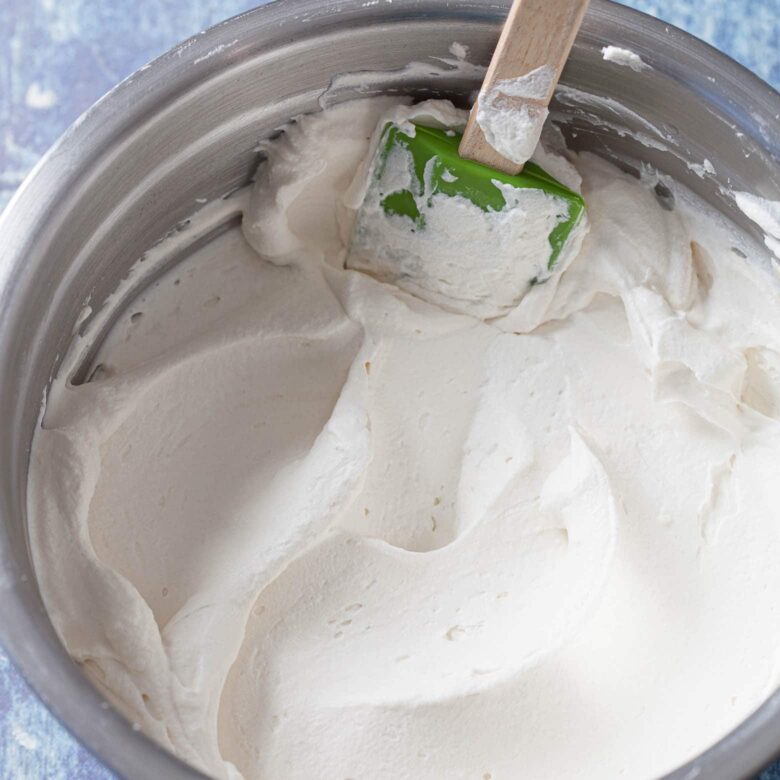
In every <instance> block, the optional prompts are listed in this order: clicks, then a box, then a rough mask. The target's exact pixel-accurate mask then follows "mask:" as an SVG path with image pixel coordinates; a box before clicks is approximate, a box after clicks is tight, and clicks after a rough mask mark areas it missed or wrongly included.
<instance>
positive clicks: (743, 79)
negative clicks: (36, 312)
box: [0, 0, 780, 780]
mask: <svg viewBox="0 0 780 780" xmlns="http://www.w3.org/2000/svg"><path fill="white" fill-rule="evenodd" d="M389 2H390V0H388V3H389ZM370 5H371V4H365V3H362V2H361V0H274V1H273V2H270V3H267V4H265V5H261V6H259V7H257V8H254V9H252V10H250V11H246V12H244V13H242V14H239V15H237V16H234V17H232V18H230V19H227V20H226V21H224V22H221V23H219V24H216V25H214V26H213V27H210V28H209V29H208V30H205V31H203V32H202V33H199V34H197V35H194V36H192V37H190V38H188V39H186V40H184V41H182V42H181V43H180V44H178V45H176V46H174V47H173V48H172V49H170V50H169V51H168V52H166V53H165V54H163V55H161V56H160V57H158V58H156V59H154V60H152V61H151V62H150V63H149V64H148V65H145V66H143V67H142V68H140V69H139V70H137V71H136V72H135V73H133V74H132V75H131V76H129V77H128V78H126V79H124V80H123V81H122V82H120V83H119V84H118V85H116V86H115V87H114V88H113V89H111V90H110V91H109V92H107V93H106V94H105V95H104V96H103V97H102V98H100V99H99V100H98V101H97V102H96V103H95V104H94V105H93V106H91V107H90V108H89V109H87V111H86V112H85V113H84V114H82V116H81V117H79V118H78V119H77V120H76V121H75V122H74V123H73V125H71V126H70V128H68V130H66V131H65V133H64V134H63V135H62V136H61V137H60V138H59V140H58V141H56V142H55V143H54V145H53V146H52V147H51V148H50V149H49V151H48V152H46V153H45V154H44V155H43V156H42V157H41V159H40V160H39V161H38V163H37V164H36V165H35V167H34V168H33V169H32V171H31V172H30V173H29V174H28V176H27V177H26V178H25V180H24V182H23V183H22V184H21V185H20V187H19V188H18V189H17V191H16V193H15V194H14V195H13V197H12V198H11V200H10V201H9V203H8V204H7V206H6V208H5V209H4V211H3V212H2V214H0V245H2V246H4V247H5V249H4V250H3V260H2V262H0V361H2V362H5V359H6V357H7V356H8V355H10V354H12V352H11V346H12V333H9V330H10V329H9V328H6V327H4V325H5V324H6V322H7V321H8V319H9V312H10V311H12V310H13V308H14V305H15V303H14V301H13V292H14V289H15V288H16V287H17V285H18V282H19V279H20V278H21V274H22V273H23V267H24V258H25V256H26V255H27V254H28V252H29V248H30V247H31V246H32V245H34V242H35V240H36V239H35V230H34V226H35V225H39V224H43V223H44V221H45V220H46V219H47V216H48V215H49V214H50V213H51V212H52V210H53V209H54V208H55V206H56V203H57V201H58V200H59V199H61V198H62V197H63V196H64V195H65V194H66V193H67V192H68V190H69V188H70V187H71V186H72V183H73V182H74V181H75V180H76V178H77V177H78V176H80V175H81V174H82V172H83V171H84V170H88V168H89V165H90V162H91V161H93V160H94V159H96V158H97V157H98V156H99V155H100V154H101V153H102V151H103V150H105V149H106V148H107V147H108V146H109V145H110V144H111V143H112V141H113V140H114V139H116V137H117V136H118V134H119V133H121V132H122V129H123V128H125V127H127V126H128V125H129V124H131V123H132V122H133V121H136V120H138V119H139V118H140V117H142V116H143V115H144V114H145V112H148V111H151V110H153V109H154V107H155V106H159V104H160V102H161V101H163V100H166V99H167V98H168V97H169V95H170V94H171V91H172V90H179V91H181V90H187V89H189V88H190V87H191V86H192V85H193V84H194V83H196V82H198V81H202V80H203V79H204V78H208V77H210V76H213V75H215V74H216V73H218V72H220V71H221V70H224V69H227V68H230V67H231V66H232V65H233V64H235V62H236V60H235V53H236V49H232V50H231V48H230V47H229V46H227V45H226V44H230V45H231V46H232V43H233V42H234V41H235V39H236V38H238V39H244V40H247V39H249V38H250V37H251V40H252V46H253V51H255V50H257V47H261V48H263V49H266V50H270V49H272V48H275V47H277V46H280V45H282V44H283V43H285V42H286V41H287V40H289V36H290V33H291V30H290V27H289V25H290V23H291V22H292V23H295V24H297V25H298V26H299V27H300V30H299V31H298V32H300V33H302V34H301V36H300V37H301V38H303V37H306V36H307V35H317V34H321V33H322V32H323V30H322V27H321V26H318V22H319V23H321V22H322V21H323V20H326V19H327V20H328V21H329V22H331V23H334V22H335V23H337V24H338V23H342V22H343V19H344V17H345V16H347V15H348V16H349V17H350V23H351V24H354V23H356V22H357V23H360V24H362V25H364V26H371V25H375V24H377V23H378V22H380V21H381V22H393V21H400V20H401V19H404V18H408V17H409V14H410V13H412V14H414V15H417V16H421V15H425V16H428V17H430V18H436V17H439V18H446V17H449V18H453V19H457V18H461V19H462V18H463V16H464V14H465V13H466V12H468V13H469V14H470V15H471V16H472V18H475V19H479V20H481V21H482V22H483V23H493V24H498V17H499V15H500V13H501V12H502V10H503V9H504V8H506V7H508V5H509V2H508V0H462V2H456V3H453V4H452V5H450V4H448V3H446V2H442V0H393V2H392V5H389V4H385V5H383V6H381V7H380V8H379V9H377V7H376V6H373V7H363V6H370ZM588 19H591V20H600V21H602V22H605V23H608V24H611V25H612V26H616V27H619V28H620V29H621V30H624V31H626V32H632V31H633V32H635V33H637V34H639V35H640V36H641V37H643V38H646V39H647V40H648V42H652V41H653V40H662V39H665V40H666V41H667V42H671V43H672V44H674V45H676V46H678V47H682V48H683V49H684V50H685V51H686V54H687V55H688V56H690V57H693V58H695V59H697V60H698V61H700V62H702V63H708V64H709V66H710V67H711V68H714V69H716V70H717V71H718V72H719V74H720V75H724V76H726V77H728V79H729V86H730V87H731V88H732V89H735V90H736V91H738V92H743V93H750V94H751V95H753V96H754V97H755V99H756V100H757V101H758V102H759V103H760V104H763V105H764V106H765V107H766V111H767V113H768V115H769V116H770V117H775V116H780V93H778V92H777V91H776V90H775V89H773V88H772V87H771V86H770V85H769V84H767V83H766V82H764V81H763V80H761V79H760V78H759V77H758V76H757V75H755V74H754V73H752V72H751V71H749V70H748V69H747V68H745V67H744V66H742V65H740V64H739V63H737V62H736V61H735V60H733V59H731V58H730V57H728V56H727V55H726V54H724V53H723V52H721V51H719V50H718V49H716V48H715V47H713V46H710V45H709V44H707V43H706V42H704V41H702V40H700V39H698V38H696V37H694V36H693V35H691V34H689V33H686V32H684V31H683V30H680V29H678V28H676V27H674V26H672V25H670V24H667V23H665V22H663V21H661V20H659V19H656V18H654V17H652V16H649V15H647V14H645V13H642V12H641V11H637V10H635V9H632V8H629V7H627V6H623V5H619V4H618V3H616V2H612V0H591V3H590V8H589V10H588V16H587V17H586V23H585V28H587V24H588ZM285 25H287V26H286V27H284V26H285ZM282 28H284V31H282ZM585 28H584V29H585ZM220 47H221V48H220ZM237 48H238V50H239V53H240V49H241V47H237ZM183 53H186V57H185V56H182V55H183ZM206 55H208V56H206ZM213 55H215V56H213ZM185 64H186V65H188V66H192V65H196V64H199V65H200V67H197V68H195V67H189V68H188V69H187V70H188V72H189V75H187V76H186V77H185V76H184V75H183V74H184V71H185V69H184V68H182V65H185ZM139 95H140V96H141V97H140V98H139ZM9 512H10V510H9V507H8V506H7V500H6V497H5V496H0V515H5V514H6V513H9ZM24 581H25V580H24V575H20V574H19V572H18V570H17V567H16V564H15V562H14V560H13V558H12V555H11V551H10V542H9V538H8V532H7V526H6V525H5V524H0V594H2V598H0V643H2V645H3V646H4V648H5V649H6V651H7V653H8V655H9V657H10V659H11V661H12V663H13V664H14V666H15V667H16V669H18V670H19V672H20V673H21V675H22V677H23V678H24V679H25V681H26V682H27V684H28V685H29V686H30V688H31V689H32V690H33V691H34V692H35V694H36V696H37V697H38V698H39V699H40V700H41V701H42V702H43V703H44V704H45V706H46V707H47V708H48V710H49V711H50V712H51V713H52V714H53V715H54V716H55V718H57V720H58V721H59V722H60V723H61V724H62V725H63V726H64V727H65V729H66V730H67V731H68V732H69V733H70V734H71V735H72V736H73V737H75V739H76V740H78V742H79V743H80V744H81V745H83V746H84V747H85V748H87V750H89V751H90V752H91V753H92V754H93V755H94V756H95V757H96V758H97V759H98V760H99V761H101V762H102V763H103V764H105V765H106V766H108V767H110V768H111V769H113V770H114V771H115V772H117V773H119V774H120V775H124V776H136V775H138V776H141V777H145V776H152V777H160V778H163V777H164V778H182V780H185V779H186V780H194V778H204V777H205V775H203V774H202V773H200V772H198V771H197V770H195V769H193V768H192V767H190V766H189V765H187V764H185V763H184V762H182V761H181V760H180V759H178V758H176V757H175V756H173V755H172V754H170V753H169V752H168V751H167V750H165V749H164V748H162V747H160V746H159V745H157V744H156V743H155V742H154V741H153V740H151V739H149V738H147V737H146V736H144V735H143V734H142V733H140V732H139V731H138V730H137V728H135V727H134V726H133V725H132V724H130V723H129V722H128V721H127V720H126V719H125V718H124V717H123V716H122V715H121V714H119V713H118V712H117V711H115V710H114V709H113V708H111V707H109V706H108V705H107V704H106V702H105V699H104V698H103V697H102V696H101V695H100V693H99V692H98V690H97V689H96V688H94V687H93V685H92V684H91V683H90V682H89V681H88V680H87V678H86V677H85V676H84V675H83V674H82V672H81V671H80V670H79V669H78V667H77V665H76V664H75V663H74V662H73V661H72V660H71V659H70V658H69V656H68V654H67V652H66V651H65V649H64V647H63V646H62V645H61V644H60V643H59V642H58V641H55V640H53V638H52V637H51V636H49V635H46V634H45V633H44V630H43V628H42V627H41V626H40V624H39V623H37V622H36V621H35V620H34V619H33V616H32V615H31V614H30V613H29V612H28V610H27V609H26V607H25V603H24V600H23V599H22V597H21V594H20V584H23V583H24ZM778 756H780V691H775V692H774V693H773V694H772V695H770V696H769V698H768V699H767V700H766V701H765V702H764V703H763V704H762V705H761V706H760V707H759V708H758V709H757V710H756V711H755V712H754V713H753V714H752V715H750V716H749V717H748V718H747V719H746V720H744V721H743V722H742V723H740V724H739V725H738V726H737V727H736V728H735V729H734V730H733V731H731V732H730V733H729V734H727V735H726V736H725V737H723V738H722V739H721V740H719V741H718V742H717V743H715V744H714V745H712V746H711V747H710V748H708V749H707V750H706V751H704V752H703V753H702V754H700V755H699V756H697V757H696V758H694V759H692V760H691V761H689V762H688V763H686V764H684V765H683V766H681V767H679V768H678V769H676V770H674V771H673V772H672V773H670V774H668V775H666V778H667V780H693V779H694V778H705V777H706V778H713V780H719V779H720V778H723V780H732V779H733V778H737V777H751V776H753V775H754V774H756V773H757V772H759V771H760V770H761V769H762V768H763V767H765V766H766V765H767V764H768V763H769V762H771V761H772V760H773V759H775V758H777V757H778Z"/></svg>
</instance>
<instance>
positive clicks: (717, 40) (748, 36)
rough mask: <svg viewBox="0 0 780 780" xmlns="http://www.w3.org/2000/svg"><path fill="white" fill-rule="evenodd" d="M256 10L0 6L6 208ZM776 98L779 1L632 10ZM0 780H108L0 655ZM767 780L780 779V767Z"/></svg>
mask: <svg viewBox="0 0 780 780" xmlns="http://www.w3.org/2000/svg"><path fill="white" fill-rule="evenodd" d="M257 4H258V3H257V2H251V0H0V208H2V207H3V206H4V205H5V203H6V202H7V201H8V199H9V198H10V197H11V195H12V194H13V192H14V191H15V189H16V188H17V187H18V186H19V184H20V183H21V181H22V179H23V178H24V176H25V175H26V174H27V172H28V171H29V170H30V168H31V167H32V166H33V165H34V164H35V162H36V161H37V159H38V158H39V157H40V155H41V154H42V153H43V152H44V151H46V149H47V148H48V147H49V146H50V145H51V144H52V143H53V141H54V140H55V139H56V138H57V137H58V136H59V135H60V134H61V133H62V132H63V131H64V130H65V128H66V127H68V125H70V123H71V122H73V120H74V119H76V117H77V116H79V114H81V112H82V111H84V110H85V109H86V108H87V107H88V106H89V105H91V104H92V103H93V102H94V101H95V100H97V98H99V97H100V96H101V95H102V94H103V93H104V92H106V91H107V90H108V89H109V88H110V87H111V86H113V85H114V84H115V83H116V82H118V81H120V80H121V79H122V78H124V77H125V76H127V75H128V74H130V73H131V72H132V71H134V70H136V69H137V68H138V67H140V66H141V65H143V64H144V63H145V62H148V61H149V60H150V59H153V58H154V57H156V56H157V55H158V54H161V53H162V52H164V51H165V50H167V49H168V48H170V47H171V46H172V45H174V44H175V43H176V42H177V41H179V40H182V39H183V38H186V37H189V36H190V35H193V34H194V33H196V32H198V31H199V30H201V29H204V28H205V27H208V26H210V25H212V24H214V23H215V22H218V21H220V20H221V19H225V18H227V17H229V16H233V15H234V14H237V13H240V12H241V11H244V10H246V9H248V8H251V7H253V6H255V5H257ZM627 5H631V6H633V7H635V8H639V9H640V10H642V11H646V12H647V13H651V14H653V15H655V16H658V17H660V18H662V19H664V20H665V21H667V22H670V23H671V24H674V25H676V26H678V27H682V28H683V29H686V30H688V31H689V32H691V33H693V34H694V35H697V36H698V37H700V38H703V39H705V40H706V41H708V42H710V43H712V44H714V45H715V46H717V47H718V48H719V49H721V50H723V51H725V52H726V53H728V54H730V55H731V56H732V57H734V58H735V59H737V60H739V61H740V62H741V63H742V64H744V65H746V66H747V67H748V68H750V69H752V70H753V71H755V72H756V73H757V74H758V75H759V76H761V77H762V78H763V79H765V80H766V81H768V82H769V83H770V84H772V85H773V86H774V87H775V88H776V89H780V0H732V1H731V2H725V0H628V2H627ZM0 778H2V780H39V778H40V779H43V778H45V779H46V780H49V779H50V778H51V779H52V780H87V779H88V780H109V779H111V780H113V778H114V775H113V774H112V773H111V772H110V771H109V770H107V769H106V768H104V767H103V766H102V765H101V764H100V763H99V762H98V761H97V760H96V759H95V758H93V757H92V756H91V755H90V754H89V753H88V752H87V751H86V750H85V749H84V748H82V747H81V746H80V745H78V743H76V742H75V740H73V739H72V738H71V737H70V735H69V734H68V733H67V731H66V730H65V729H64V728H63V727H62V726H60V724H59V723H57V721H56V720H54V718H53V717H52V716H51V715H50V714H49V713H48V711H47V710H46V709H45V708H44V707H43V705H42V704H40V702H38V700H37V699H36V698H35V696H34V694H33V693H32V692H31V691H30V690H29V688H28V687H27V686H26V684H25V683H24V681H23V680H22V679H21V678H20V676H19V675H18V674H17V672H16V671H15V670H14V668H13V666H12V665H11V663H10V661H9V660H8V658H7V657H6V656H5V654H4V653H3V651H2V648H0ZM761 780H780V763H778V764H777V765H775V766H774V767H773V768H771V769H769V770H767V771H766V772H764V774H762V776H761Z"/></svg>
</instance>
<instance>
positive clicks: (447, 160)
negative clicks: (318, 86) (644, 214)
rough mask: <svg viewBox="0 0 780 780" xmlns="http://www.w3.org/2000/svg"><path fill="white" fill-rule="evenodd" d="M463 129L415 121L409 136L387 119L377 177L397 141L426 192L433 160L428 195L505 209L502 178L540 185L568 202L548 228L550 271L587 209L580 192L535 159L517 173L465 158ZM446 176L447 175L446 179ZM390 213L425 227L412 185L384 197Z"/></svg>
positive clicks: (514, 184)
mask: <svg viewBox="0 0 780 780" xmlns="http://www.w3.org/2000/svg"><path fill="white" fill-rule="evenodd" d="M460 139H461V134H460V133H456V132H454V131H452V130H450V131H445V130H440V129H438V128H434V127H425V126H423V125H418V124H415V133H414V135H413V136H412V135H408V134H407V133H405V132H404V131H403V130H402V129H401V128H400V127H399V126H398V125H395V124H393V123H388V124H387V125H386V126H385V128H384V130H383V132H382V138H381V139H380V142H379V155H378V161H377V166H376V170H375V176H376V178H377V179H380V178H381V176H382V174H383V172H384V168H385V165H386V164H387V159H388V156H389V155H390V152H391V151H392V149H393V147H394V146H397V145H398V146H401V147H403V148H404V149H406V150H407V151H408V152H409V154H410V155H411V157H412V160H413V163H414V173H415V176H416V178H417V184H418V186H419V190H418V192H423V191H424V189H425V187H424V181H425V169H426V166H427V165H428V163H429V162H430V160H432V159H433V160H435V162H434V164H433V165H432V166H431V167H430V170H429V175H430V188H431V192H430V197H433V195H435V194H436V193H442V194H444V195H450V196H457V195H460V196H461V197H464V198H467V199H468V200H470V201H471V202H472V203H473V204H474V205H475V206H479V208H481V209H482V210H483V211H501V210H502V209H503V208H504V207H505V206H506V200H505V199H504V195H503V193H502V192H501V190H500V189H499V188H498V187H497V186H496V185H495V184H494V182H496V181H498V182H501V183H502V184H508V185H510V186H512V187H516V188H518V189H536V190H542V191H543V192H546V193H547V194H549V195H554V196H556V197H558V198H561V199H563V200H564V201H566V203H567V204H568V207H569V212H568V217H567V218H566V219H564V220H562V221H561V222H559V223H558V224H557V225H556V226H555V228H553V230H552V231H551V232H550V237H549V240H550V246H551V247H552V252H551V254H550V259H549V261H548V263H547V269H548V270H549V271H552V269H553V267H554V266H555V263H556V262H557V261H558V257H559V256H560V254H561V250H562V249H563V247H564V245H565V244H566V241H567V240H568V238H569V235H570V234H571V231H572V230H573V229H574V227H575V225H576V224H577V222H579V220H580V218H581V217H582V214H583V213H584V211H585V201H584V200H583V199H582V196H581V195H578V194H577V193H576V192H572V190H570V189H569V188H568V187H566V186H564V185H563V184H561V183H560V182H559V181H558V180H557V179H554V178H553V177H552V176H550V174H549V173H547V171H545V170H543V169H542V168H540V167H539V166H538V165H536V164H534V163H531V162H529V163H526V165H525V167H524V168H523V171H522V173H519V174H517V175H516V176H513V175H511V174H508V173H503V172H501V171H497V170H495V169H494V168H489V167H488V166H486V165H482V164H481V163H478V162H474V161H473V160H467V159H465V158H463V157H461V156H460V155H459V154H458V145H459V144H460ZM445 175H446V176H448V178H449V180H448V179H447V178H444V177H445ZM381 204H382V208H383V209H384V211H385V213H386V214H395V215H398V216H404V217H408V218H409V219H411V220H412V222H413V223H414V227H413V228H412V230H422V229H424V228H425V218H424V216H423V215H422V214H421V213H420V211H419V209H418V207H417V202H416V201H415V196H414V193H412V192H411V191H410V190H408V189H407V190H399V191H396V192H393V193H391V194H389V195H387V197H385V198H383V199H382V201H381Z"/></svg>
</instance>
